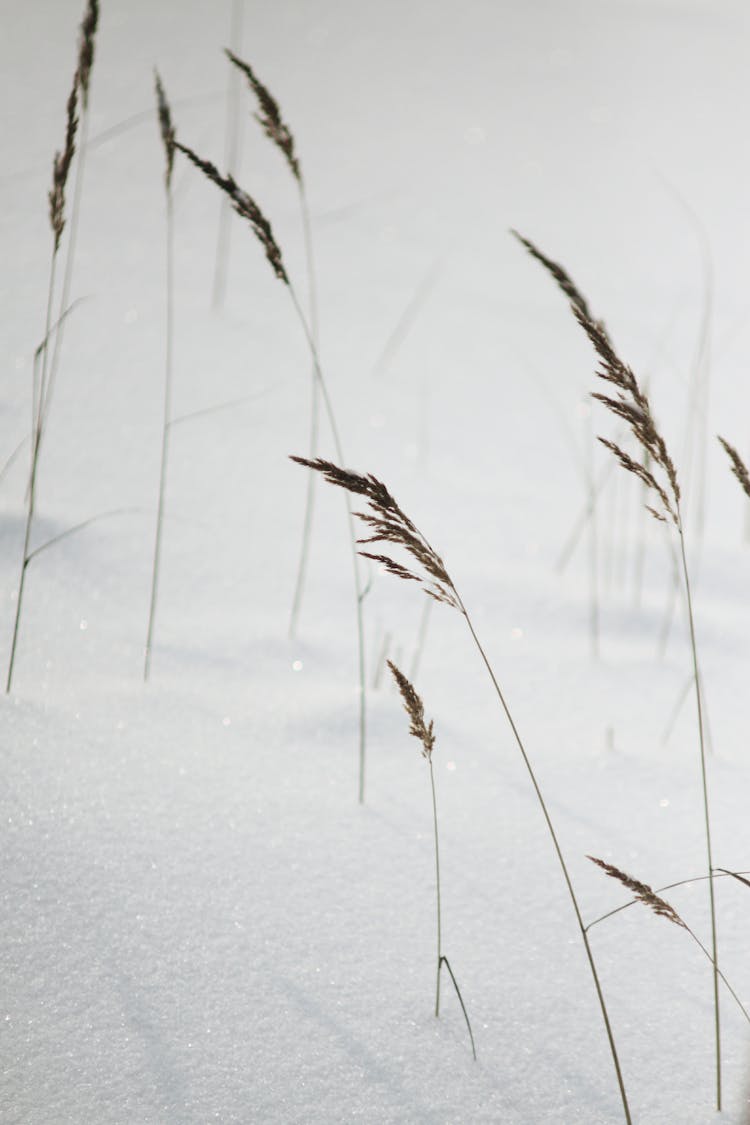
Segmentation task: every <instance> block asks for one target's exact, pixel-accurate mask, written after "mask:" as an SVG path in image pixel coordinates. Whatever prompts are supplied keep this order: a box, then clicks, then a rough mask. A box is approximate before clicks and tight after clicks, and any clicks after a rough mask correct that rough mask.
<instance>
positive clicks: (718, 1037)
mask: <svg viewBox="0 0 750 1125" xmlns="http://www.w3.org/2000/svg"><path fill="white" fill-rule="evenodd" d="M677 531H678V534H679V537H680V557H681V561H682V575H683V579H684V581H685V599H686V602H687V612H688V623H689V626H690V650H691V653H692V657H693V677H694V680H695V705H696V709H697V714H698V738H699V742H700V760H701V784H702V788H703V817H704V822H705V828H706V860H707V863H708V892H709V903H710V907H711V953H712V960H713V966H714V972H713V979H714V1035H715V1042H716V1108H717V1110H721V1023H720V1015H719V958H718V950H717V940H716V901H715V896H714V880H713V866H714V865H713V856H712V850H711V819H710V816H709V811H708V779H707V775H706V745H705V737H704V732H703V702H702V698H701V686H700V674H699V671H698V648H697V645H696V640H695V620H694V617H693V599H692V595H691V592H690V576H689V573H688V565H687V555H686V552H685V536H684V534H683V529H682V516H681V513H680V508H679V505H678V506H677Z"/></svg>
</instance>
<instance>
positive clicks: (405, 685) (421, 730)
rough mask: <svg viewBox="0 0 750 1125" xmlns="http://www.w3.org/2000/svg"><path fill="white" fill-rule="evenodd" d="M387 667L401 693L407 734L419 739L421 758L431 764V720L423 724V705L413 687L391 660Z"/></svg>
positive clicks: (433, 739) (433, 736) (432, 740)
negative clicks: (408, 724) (407, 723)
mask: <svg viewBox="0 0 750 1125" xmlns="http://www.w3.org/2000/svg"><path fill="white" fill-rule="evenodd" d="M388 667H389V668H390V670H391V673H392V674H393V678H394V680H395V681H396V683H397V685H398V690H399V691H400V692H401V698H402V700H403V702H404V710H405V711H406V713H407V715H408V716H409V719H410V720H411V722H410V726H409V734H413V735H414V737H415V738H418V739H419V741H420V742H421V743H422V757H424V758H426V759H427V761H428V762H431V761H432V750H433V747H434V745H435V734H434V731H433V722H432V719H430V721H429V723H427V724H425V721H424V704H423V702H422V700H421V699H420V698H419V696H418V695H417V692H416V690H415V688H414V686H413V685H412V684H411V683H409V681H408V680H407V678H406V676H405V675H404V673H403V672H402V671H401V670H400V669H399V668H397V667H396V665H395V664H394V663H393V661H392V660H389V661H388Z"/></svg>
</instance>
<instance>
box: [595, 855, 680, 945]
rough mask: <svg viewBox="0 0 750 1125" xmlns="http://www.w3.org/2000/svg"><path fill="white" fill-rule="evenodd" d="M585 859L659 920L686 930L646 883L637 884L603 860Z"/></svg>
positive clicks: (667, 904)
mask: <svg viewBox="0 0 750 1125" xmlns="http://www.w3.org/2000/svg"><path fill="white" fill-rule="evenodd" d="M586 858H587V859H590V860H591V862H592V863H595V864H596V866H597V867H601V869H602V871H605V872H606V873H607V875H609V876H610V878H611V879H617V881H618V882H619V883H622V885H623V886H624V887H627V889H628V890H629V891H631V892H632V893H633V894H634V895H635V897H636V898H637V899H638V901H639V902H642V903H643V905H644V906H647V907H648V908H649V910H652V911H653V912H654V914H658V915H659V917H660V918H666V919H667V921H668V922H674V924H675V926H682V928H683V929H685V930H686V929H687V926H686V925H685V923H684V922H683V920H682V918H680V916H679V914H678V913H677V911H676V910H675V909H674V907H673V906H670V905H669V903H668V902H666V901H665V900H664V899H663V898H660V897H659V895H658V894H657V893H656V891H655V890H653V889H652V888H651V887H649V885H648V883H641V882H639V881H638V880H637V879H634V878H633V877H632V875H626V874H625V872H624V871H620V869H619V868H618V867H614V866H613V865H612V864H611V863H605V861H604V860H603V859H597V858H596V857H595V856H593V855H589V856H586Z"/></svg>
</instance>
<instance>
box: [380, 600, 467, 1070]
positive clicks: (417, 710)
mask: <svg viewBox="0 0 750 1125" xmlns="http://www.w3.org/2000/svg"><path fill="white" fill-rule="evenodd" d="M427 604H428V605H429V604H430V603H429V602H428V603H427ZM388 667H389V668H390V670H391V673H392V675H393V678H394V680H395V681H396V684H397V686H398V690H399V691H400V692H401V699H402V700H403V704H404V710H405V711H406V713H407V715H408V716H409V719H410V724H409V734H412V735H414V737H415V738H416V739H417V740H418V741H419V742H421V743H422V757H423V758H426V759H427V764H428V765H429V767H430V788H431V791H432V823H433V827H434V831H435V881H436V888H437V972H436V980H435V1018H437V1017H438V1016H439V1015H440V971H441V969H442V967H443V965H445V967H446V969H447V970H448V972H449V973H450V978H451V980H452V981H453V987H454V988H455V990H456V995H457V996H458V1001H459V1003H460V1005H461V1010H462V1012H463V1014H464V1019H465V1020H466V1027H467V1028H468V1031H469V1039H470V1040H471V1053H472V1055H473V1056H474V1061H476V1057H477V1051H476V1047H475V1045H474V1035H473V1033H472V1030H471V1023H470V1022H469V1016H468V1013H467V1011H466V1005H465V1004H464V1001H463V997H462V995H461V990H460V989H459V987H458V983H457V981H456V978H455V976H454V975H453V970H452V969H451V967H450V963H449V961H448V958H447V957H446V956H445V955H444V953H443V944H442V925H441V910H440V842H439V839H438V815H437V796H436V794H435V772H434V770H433V768H432V751H433V748H434V746H435V733H434V730H433V721H432V719H430V721H429V723H427V724H426V723H425V718H424V703H423V702H422V700H421V699H420V697H419V696H418V695H417V692H416V691H415V690H414V687H413V685H412V684H411V683H410V682H409V681H408V680H407V678H406V676H405V675H404V674H403V672H402V671H401V670H400V669H399V668H397V667H396V665H395V664H394V663H393V661H392V660H389V661H388Z"/></svg>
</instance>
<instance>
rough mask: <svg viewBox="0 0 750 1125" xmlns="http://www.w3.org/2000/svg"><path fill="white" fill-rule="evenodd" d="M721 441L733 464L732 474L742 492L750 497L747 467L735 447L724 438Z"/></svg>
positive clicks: (749, 476)
mask: <svg viewBox="0 0 750 1125" xmlns="http://www.w3.org/2000/svg"><path fill="white" fill-rule="evenodd" d="M719 441H720V442H721V444H722V446H723V447H724V451H725V452H726V454H727V456H728V457H729V460H730V461H731V463H732V472H733V473H734V475H735V476H736V477H737V480H738V481H739V482H740V485H741V486H742V491H743V492H744V493H745V495H746V496H748V497H750V472H748V469H747V465H746V464H745V462H744V461H743V460H742V458H741V457H740V455H739V453H738V452H737V450H736V449H735V448H734V446H733V445H730V444H729V442H728V441H725V440H724V438H723V437H720V438H719Z"/></svg>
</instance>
